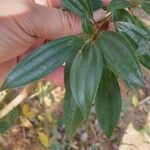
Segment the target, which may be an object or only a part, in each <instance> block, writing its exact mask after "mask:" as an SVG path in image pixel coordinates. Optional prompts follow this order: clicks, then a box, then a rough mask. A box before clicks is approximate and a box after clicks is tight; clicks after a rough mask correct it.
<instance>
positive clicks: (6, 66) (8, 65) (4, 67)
mask: <svg viewBox="0 0 150 150" xmlns="http://www.w3.org/2000/svg"><path fill="white" fill-rule="evenodd" d="M16 63H17V60H16V59H12V60H9V61H7V62H5V63H2V64H0V69H1V73H0V87H1V85H2V84H3V82H4V80H5V78H6V76H7V75H8V73H9V72H10V70H11V69H12V68H13V67H14V66H15V65H16Z"/></svg>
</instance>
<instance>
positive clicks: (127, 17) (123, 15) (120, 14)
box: [113, 9, 149, 31]
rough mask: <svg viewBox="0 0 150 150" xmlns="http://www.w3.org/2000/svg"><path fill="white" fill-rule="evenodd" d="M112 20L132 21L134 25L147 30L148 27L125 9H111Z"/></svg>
mask: <svg viewBox="0 0 150 150" xmlns="http://www.w3.org/2000/svg"><path fill="white" fill-rule="evenodd" d="M113 20H114V21H115V22H117V21H119V22H120V21H122V22H128V23H132V24H134V25H137V26H139V27H141V28H142V29H143V30H145V31H149V28H148V27H147V26H146V25H145V24H144V22H143V21H142V20H141V19H140V18H138V17H137V16H133V15H131V14H130V13H129V12H128V11H126V10H125V9H118V10H115V11H113Z"/></svg>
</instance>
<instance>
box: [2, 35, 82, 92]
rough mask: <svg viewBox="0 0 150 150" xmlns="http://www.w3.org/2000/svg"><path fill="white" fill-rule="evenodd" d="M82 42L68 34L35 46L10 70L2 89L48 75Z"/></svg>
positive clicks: (76, 49)
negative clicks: (38, 46)
mask: <svg viewBox="0 0 150 150" xmlns="http://www.w3.org/2000/svg"><path fill="white" fill-rule="evenodd" d="M82 44H83V40H82V39H80V38H78V37H75V36H70V37H66V38H62V39H58V40H55V41H52V42H49V43H47V44H45V45H43V46H42V47H40V48H37V49H36V50H35V51H34V52H32V53H31V54H30V55H29V56H27V57H26V58H25V59H24V60H22V61H21V62H20V63H19V64H17V65H16V67H15V68H14V69H13V70H12V71H11V72H10V74H9V75H8V76H7V78H6V80H5V82H4V85H3V89H8V88H14V87H19V86H23V85H25V84H28V83H31V82H34V81H37V80H38V79H40V78H42V77H44V76H46V75H48V74H49V73H51V72H53V71H54V70H55V69H57V68H58V67H59V66H60V65H62V64H63V63H64V62H65V61H67V60H68V59H69V58H70V57H71V56H72V53H73V51H78V50H79V49H80V48H81V47H82Z"/></svg>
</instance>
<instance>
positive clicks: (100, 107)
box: [95, 68, 121, 138]
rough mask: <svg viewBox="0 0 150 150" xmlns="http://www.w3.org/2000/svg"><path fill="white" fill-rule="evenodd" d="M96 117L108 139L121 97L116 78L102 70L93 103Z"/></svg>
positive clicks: (116, 118)
mask: <svg viewBox="0 0 150 150" xmlns="http://www.w3.org/2000/svg"><path fill="white" fill-rule="evenodd" d="M95 109H96V116H97V119H98V121H99V122H100V126H101V128H102V130H103V132H104V133H105V134H106V135H107V137H108V138H110V136H111V135H112V132H113V131H114V129H115V127H116V125H117V122H118V120H119V116H120V112H121V95H120V90H119V85H118V81H117V78H116V76H115V75H114V74H113V72H111V71H110V70H108V69H107V68H104V69H103V73H102V79H101V82H100V85H99V88H98V92H97V95H96V101H95Z"/></svg>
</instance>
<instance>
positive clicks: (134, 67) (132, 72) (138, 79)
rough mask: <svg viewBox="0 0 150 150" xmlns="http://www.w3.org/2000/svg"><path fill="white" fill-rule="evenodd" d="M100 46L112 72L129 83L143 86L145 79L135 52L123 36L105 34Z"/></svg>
mask: <svg viewBox="0 0 150 150" xmlns="http://www.w3.org/2000/svg"><path fill="white" fill-rule="evenodd" d="M98 44H99V47H100V48H101V50H102V51H103V54H104V57H105V60H106V63H107V66H108V67H109V69H110V70H112V71H113V72H114V73H115V74H116V75H118V76H119V77H120V78H121V79H123V80H125V81H127V82H131V83H133V84H137V85H143V83H144V79H143V76H142V72H141V70H140V66H139V63H138V60H137V59H136V58H137V57H136V54H135V50H134V49H133V47H132V45H131V44H130V43H129V42H128V41H127V40H126V39H125V38H124V36H123V35H121V34H119V33H117V32H112V31H108V32H103V33H102V34H101V35H100V38H99V39H98Z"/></svg>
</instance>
